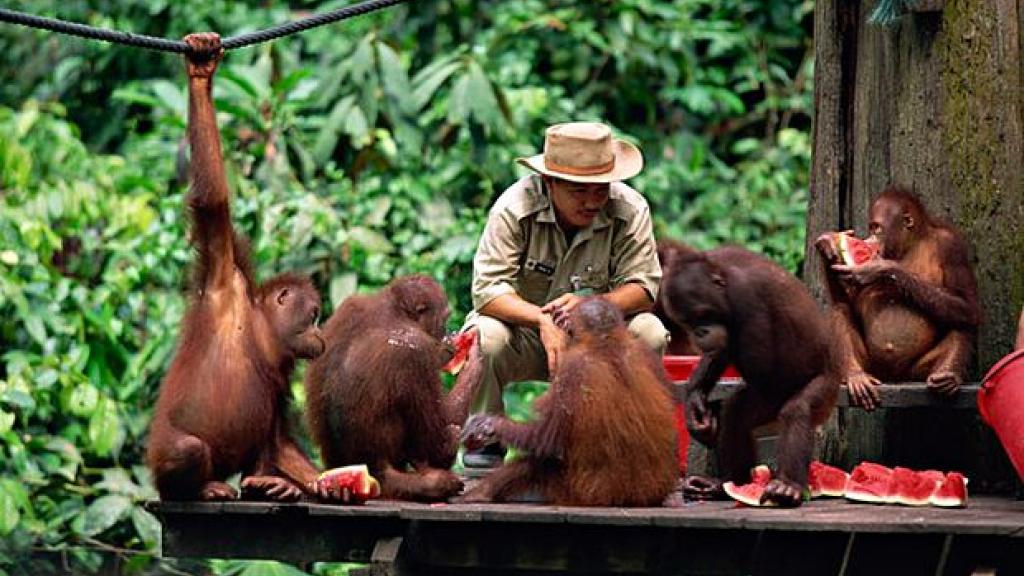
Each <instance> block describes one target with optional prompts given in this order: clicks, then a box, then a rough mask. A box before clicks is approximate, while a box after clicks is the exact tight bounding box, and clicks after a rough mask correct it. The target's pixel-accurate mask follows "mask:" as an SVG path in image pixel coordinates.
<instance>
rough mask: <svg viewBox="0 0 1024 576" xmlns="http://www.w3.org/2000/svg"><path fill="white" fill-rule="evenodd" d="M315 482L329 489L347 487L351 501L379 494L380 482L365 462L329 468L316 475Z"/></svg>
mask: <svg viewBox="0 0 1024 576" xmlns="http://www.w3.org/2000/svg"><path fill="white" fill-rule="evenodd" d="M316 482H317V484H318V485H320V486H322V487H325V488H327V489H329V490H331V491H334V490H339V491H341V490H345V489H348V491H349V494H351V498H352V501H353V502H356V503H359V504H361V503H363V502H366V501H367V500H372V499H374V498H377V497H379V496H380V483H379V482H377V479H376V478H374V477H373V476H371V475H370V470H369V469H368V468H367V467H366V464H353V465H351V466H343V467H341V468H331V469H330V470H327V471H324V472H323V473H321V474H320V475H319V476H317V478H316Z"/></svg>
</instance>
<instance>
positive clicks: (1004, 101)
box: [804, 0, 1024, 459]
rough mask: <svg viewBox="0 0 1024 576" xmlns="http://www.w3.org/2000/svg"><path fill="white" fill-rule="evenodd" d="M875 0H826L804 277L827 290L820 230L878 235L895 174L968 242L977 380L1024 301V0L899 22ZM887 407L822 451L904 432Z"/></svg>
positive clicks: (951, 4)
mask: <svg viewBox="0 0 1024 576" xmlns="http://www.w3.org/2000/svg"><path fill="white" fill-rule="evenodd" d="M874 2H875V0H859V1H857V0H854V1H847V0H818V2H817V3H816V4H815V67H816V68H815V95H814V97H815V125H814V159H813V165H812V172H811V200H810V204H809V207H808V218H807V243H808V244H807V246H808V248H807V249H808V252H807V254H808V257H807V259H806V263H805V267H804V277H805V279H806V280H807V282H808V284H809V285H810V286H811V289H812V292H813V293H814V294H815V295H816V296H817V297H819V298H820V299H822V300H824V297H823V294H824V286H823V277H822V273H823V272H822V269H821V260H820V258H819V257H818V255H817V253H816V251H815V250H814V248H813V242H814V239H815V238H816V237H817V236H818V235H819V234H821V233H822V232H825V231H829V230H839V229H845V228H854V229H856V231H857V233H858V234H860V235H864V234H866V232H867V230H866V219H867V207H868V204H869V203H870V200H871V197H872V196H873V195H874V194H876V193H878V192H879V191H881V190H882V189H883V188H884V187H885V186H887V185H888V184H890V183H895V184H902V185H905V186H908V187H910V188H912V189H913V190H915V191H916V192H918V193H919V194H921V196H922V198H923V199H924V202H925V204H926V205H927V206H928V208H929V210H931V211H932V212H933V213H934V214H935V215H937V216H940V217H944V218H946V219H948V220H949V221H951V222H952V223H954V224H955V225H956V226H958V227H959V228H960V230H961V231H962V232H963V233H964V236H965V237H966V238H967V241H968V242H969V244H970V248H971V262H972V264H973V266H974V269H975V272H976V274H977V277H978V285H979V292H980V298H981V306H982V314H983V321H982V325H981V329H980V333H979V338H978V354H977V357H978V362H977V366H976V368H975V369H974V371H973V374H972V379H978V378H980V376H981V375H983V374H984V371H985V370H986V369H987V368H988V367H990V366H991V365H992V364H994V363H995V362H996V361H997V360H998V359H999V358H1000V357H1002V356H1003V355H1005V354H1006V353H1008V352H1009V351H1010V349H1011V346H1012V343H1013V337H1014V333H1015V330H1016V325H1017V317H1018V314H1019V313H1020V309H1021V303H1022V301H1024V233H1022V232H1024V231H1022V227H1021V212H1022V206H1024V202H1022V199H1024V177H1022V172H1024V146H1022V140H1024V135H1022V125H1024V119H1022V109H1024V99H1022V94H1024V85H1022V82H1021V79H1022V58H1021V44H1022V42H1021V28H1022V26H1024V8H1022V2H1024V0H947V1H946V2H945V3H944V6H939V7H941V8H942V10H941V11H937V12H916V13H913V14H908V15H906V16H904V17H903V18H902V19H901V20H900V22H899V23H898V24H897V25H896V26H894V27H891V28H885V27H879V26H873V25H870V24H868V23H867V22H866V18H867V14H869V13H870V10H871V9H872V7H873V6H874ZM929 6H931V5H929ZM933 8H934V6H933ZM922 9H923V8H922ZM858 413H859V411H848V412H847V414H848V415H851V418H854V419H857V418H859V417H860V416H861V414H858ZM840 416H841V417H843V416H844V415H843V414H841V415H840ZM925 418H926V417H925ZM889 419H891V418H889ZM876 420H881V422H874V423H873V424H867V425H866V426H867V427H866V428H864V427H862V426H861V424H863V423H860V422H850V421H845V422H840V423H839V424H838V425H837V428H838V431H837V430H833V432H831V433H829V434H827V436H831V440H832V442H833V445H831V446H828V445H826V447H825V449H824V453H825V454H836V453H841V454H848V455H849V454H851V451H853V452H852V453H856V450H857V448H856V447H857V442H860V441H862V440H863V441H867V442H872V441H873V440H872V438H874V439H875V440H878V441H879V442H881V443H882V444H885V443H886V442H888V441H889V440H890V439H891V438H892V437H893V435H898V434H900V433H901V432H900V431H899V430H893V429H891V428H892V426H891V425H889V426H886V424H885V421H886V420H887V418H886V417H884V416H883V417H881V418H877V419H876ZM918 424H920V422H918ZM882 427H884V428H886V429H885V430H883V429H882ZM896 428H899V426H896ZM842 430H847V431H848V432H849V433H854V432H855V433H856V436H857V437H851V435H850V434H849V433H847V434H844V433H843V432H842ZM979 433H981V434H983V433H984V432H979ZM937 448H941V449H944V450H957V449H963V450H974V447H970V446H962V447H959V448H954V447H950V446H942V447H937ZM996 449H997V454H995V455H993V458H996V459H998V458H999V457H1000V456H999V454H998V447H996Z"/></svg>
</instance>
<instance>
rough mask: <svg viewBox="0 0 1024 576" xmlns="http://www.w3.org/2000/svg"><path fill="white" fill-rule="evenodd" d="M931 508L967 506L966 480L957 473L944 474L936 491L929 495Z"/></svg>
mask: <svg viewBox="0 0 1024 576" xmlns="http://www.w3.org/2000/svg"><path fill="white" fill-rule="evenodd" d="M930 502H931V504H932V506H941V507H943V508H960V507H964V506H967V478H965V477H964V475H963V474H961V473H959V472H950V473H948V474H946V477H945V478H944V479H943V481H942V483H941V484H939V487H938V489H937V490H936V491H935V493H934V494H932V495H931V498H930Z"/></svg>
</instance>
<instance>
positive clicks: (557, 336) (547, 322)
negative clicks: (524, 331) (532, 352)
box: [537, 313, 569, 378]
mask: <svg viewBox="0 0 1024 576" xmlns="http://www.w3.org/2000/svg"><path fill="white" fill-rule="evenodd" d="M537 331H538V332H539V333H540V342H541V344H543V345H544V352H546V353H547V355H548V377H549V378H553V377H554V374H555V370H557V369H558V360H559V356H561V354H562V352H564V351H565V348H566V346H568V345H569V335H568V334H567V333H566V332H565V330H563V329H561V328H559V327H558V326H557V325H555V321H554V319H553V318H552V317H551V315H550V314H546V313H545V314H541V315H540V324H539V325H538V326H537Z"/></svg>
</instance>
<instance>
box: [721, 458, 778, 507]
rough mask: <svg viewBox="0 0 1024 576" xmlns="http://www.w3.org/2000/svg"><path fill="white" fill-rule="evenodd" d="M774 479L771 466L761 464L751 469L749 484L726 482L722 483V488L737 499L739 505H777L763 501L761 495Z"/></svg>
mask: <svg viewBox="0 0 1024 576" xmlns="http://www.w3.org/2000/svg"><path fill="white" fill-rule="evenodd" d="M771 479H772V471H771V469H770V468H768V467H767V466H765V465H764V464H761V465H759V466H756V467H755V468H754V469H753V470H751V471H750V480H751V482H750V483H749V484H743V485H740V486H737V485H736V484H735V483H733V482H726V483H725V484H722V489H723V490H725V493H726V494H728V495H729V497H730V498H732V499H733V500H735V501H736V503H737V506H740V505H744V504H745V505H747V506H754V507H760V506H775V505H776V504H775V503H774V502H764V503H762V502H761V495H762V494H764V487H765V486H766V485H767V484H768V482H770V481H771Z"/></svg>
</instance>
